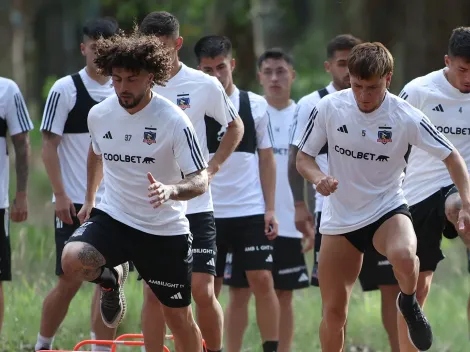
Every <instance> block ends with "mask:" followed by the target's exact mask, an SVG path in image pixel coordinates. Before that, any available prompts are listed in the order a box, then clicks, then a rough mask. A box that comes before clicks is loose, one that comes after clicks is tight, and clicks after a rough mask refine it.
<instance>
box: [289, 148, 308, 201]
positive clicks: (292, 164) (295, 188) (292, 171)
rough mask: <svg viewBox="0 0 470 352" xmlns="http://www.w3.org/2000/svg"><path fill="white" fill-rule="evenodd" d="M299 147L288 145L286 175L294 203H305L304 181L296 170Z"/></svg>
mask: <svg viewBox="0 0 470 352" xmlns="http://www.w3.org/2000/svg"><path fill="white" fill-rule="evenodd" d="M298 151H299V148H297V146H295V145H290V146H289V166H288V177H289V185H290V189H291V190H292V195H293V197H294V203H295V204H296V205H297V203H301V204H302V205H304V204H305V181H304V178H303V177H302V175H301V174H300V173H299V171H297V166H296V158H297V153H298Z"/></svg>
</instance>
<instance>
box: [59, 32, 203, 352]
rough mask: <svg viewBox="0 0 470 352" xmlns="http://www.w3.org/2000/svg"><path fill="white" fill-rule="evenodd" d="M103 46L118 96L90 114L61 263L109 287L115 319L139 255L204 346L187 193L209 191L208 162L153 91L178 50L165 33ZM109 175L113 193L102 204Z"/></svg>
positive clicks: (185, 345)
mask: <svg viewBox="0 0 470 352" xmlns="http://www.w3.org/2000/svg"><path fill="white" fill-rule="evenodd" d="M96 53H97V57H96V59H95V63H96V65H97V67H98V69H99V72H100V73H101V74H103V75H104V76H111V77H112V80H113V86H114V89H115V91H116V95H115V96H112V97H110V98H108V99H106V100H105V101H103V102H101V103H100V104H98V105H96V106H94V107H93V108H92V109H91V110H90V113H89V115H88V127H89V130H90V134H91V140H92V149H90V152H89V154H88V165H87V170H88V174H87V181H88V183H87V194H86V199H85V204H84V205H83V207H82V209H81V210H80V212H79V214H78V217H79V218H80V219H81V221H82V222H83V224H82V225H81V227H80V228H79V229H77V230H76V231H75V232H74V234H73V235H72V237H71V238H70V240H69V241H68V242H67V244H66V245H65V248H64V251H63V255H62V267H63V268H64V272H65V273H66V274H70V275H72V276H74V278H75V279H76V280H82V281H89V282H94V283H96V284H98V285H99V286H100V287H101V289H102V296H101V314H102V316H103V320H104V321H105V322H106V324H107V325H110V326H117V325H118V324H119V322H120V321H121V320H122V318H123V317H124V314H125V310H126V303H125V297H124V283H125V280H126V276H127V267H126V266H127V265H126V264H123V263H126V262H127V261H129V260H131V261H132V262H133V263H134V265H135V267H136V269H137V270H138V272H139V273H140V275H141V276H142V278H143V279H144V280H145V281H146V282H147V283H148V285H149V286H150V288H151V289H152V290H153V292H154V294H155V295H156V296H157V298H158V300H159V301H160V302H161V303H162V306H163V312H164V315H165V319H166V322H167V324H168V325H169V327H170V329H171V331H172V332H173V335H174V337H175V341H176V344H177V345H178V346H179V348H181V350H182V351H189V352H200V351H201V350H202V337H201V333H200V331H199V328H198V327H197V325H196V323H195V322H194V320H193V317H192V313H191V267H192V261H193V259H192V252H191V241H192V235H191V234H190V231H189V223H188V220H187V219H186V217H185V214H184V210H185V203H184V202H183V201H184V200H188V199H192V198H194V197H196V196H199V195H201V194H203V193H204V192H205V191H206V190H207V187H208V186H207V184H208V177H207V171H206V167H207V164H206V162H205V161H204V159H203V157H202V153H201V149H200V147H199V142H198V140H197V137H196V135H195V133H194V129H193V127H192V124H191V122H190V121H189V119H188V117H187V116H186V115H185V114H184V113H183V112H182V111H181V109H180V108H178V107H177V106H176V105H174V104H173V103H172V102H170V101H169V100H167V99H165V98H164V97H162V96H160V95H158V94H156V93H154V92H152V87H153V85H154V84H159V85H162V84H164V83H165V82H166V80H167V79H168V78H169V76H170V71H171V68H172V57H171V55H170V53H169V51H168V50H167V49H166V48H165V47H164V45H163V44H161V43H160V42H159V40H158V39H157V38H155V37H154V36H144V35H142V34H141V33H140V32H138V30H136V31H134V32H133V33H132V34H131V35H129V36H126V35H124V34H119V35H115V36H113V37H111V38H109V39H100V40H98V41H97V43H96ZM129 53H132V55H129ZM103 175H104V180H105V185H106V187H105V192H104V195H103V197H102V199H101V203H99V204H98V205H97V206H96V208H94V207H95V193H96V190H97V188H98V186H99V184H100V182H101V179H102V178H103ZM144 333H145V332H144Z"/></svg>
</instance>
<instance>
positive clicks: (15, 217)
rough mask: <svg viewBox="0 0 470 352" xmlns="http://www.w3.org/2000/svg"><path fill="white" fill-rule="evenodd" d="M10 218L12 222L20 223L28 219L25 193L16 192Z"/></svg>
mask: <svg viewBox="0 0 470 352" xmlns="http://www.w3.org/2000/svg"><path fill="white" fill-rule="evenodd" d="M10 218H11V220H12V221H14V222H22V221H25V220H26V219H27V218H28V197H27V195H26V193H25V192H17V193H16V197H15V199H13V205H12V206H11V215H10Z"/></svg>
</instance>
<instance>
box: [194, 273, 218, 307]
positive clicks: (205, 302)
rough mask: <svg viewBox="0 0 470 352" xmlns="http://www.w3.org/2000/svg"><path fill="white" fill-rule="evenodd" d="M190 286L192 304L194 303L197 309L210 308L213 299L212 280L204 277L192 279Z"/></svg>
mask: <svg viewBox="0 0 470 352" xmlns="http://www.w3.org/2000/svg"><path fill="white" fill-rule="evenodd" d="M191 285H192V294H193V298H194V302H196V304H197V305H198V306H199V307H209V306H212V303H213V301H214V299H215V295H214V285H213V283H212V280H210V279H206V278H204V277H202V278H201V277H197V278H195V277H193V280H192V284H191Z"/></svg>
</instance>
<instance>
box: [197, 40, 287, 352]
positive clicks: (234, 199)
mask: <svg viewBox="0 0 470 352" xmlns="http://www.w3.org/2000/svg"><path fill="white" fill-rule="evenodd" d="M194 51H195V54H196V57H197V59H198V64H199V66H198V68H199V69H200V70H202V71H203V72H205V73H207V74H209V75H211V76H215V77H217V78H218V79H219V81H220V82H221V83H222V86H223V87H224V88H225V92H226V93H227V95H228V96H229V97H230V100H231V101H232V103H233V105H234V106H235V108H236V109H237V110H238V112H239V115H240V116H241V118H242V119H243V123H244V126H245V133H244V135H243V138H242V140H241V142H240V144H239V146H238V147H237V149H236V150H235V152H234V153H233V154H232V155H231V156H230V157H229V159H228V160H227V162H226V163H225V164H224V167H223V168H222V169H221V171H220V172H219V173H218V174H217V175H216V176H215V177H214V179H213V180H212V192H213V195H214V213H215V222H216V228H217V251H218V254H217V279H216V292H217V294H219V293H220V290H221V287H222V281H223V276H224V268H225V261H226V256H227V253H228V252H229V251H231V252H232V258H233V261H234V262H235V263H236V262H238V263H239V264H240V266H241V270H242V271H243V272H244V273H245V274H246V279H247V280H248V283H249V287H250V289H251V291H250V289H247V288H239V287H237V286H238V285H237V283H236V282H229V283H228V284H229V286H230V299H229V303H228V306H227V309H226V324H225V325H226V328H225V334H226V343H227V351H228V352H232V351H239V350H240V348H241V344H242V338H243V331H241V332H240V331H237V329H239V328H240V326H239V325H238V323H237V322H236V320H237V313H238V309H245V311H246V305H247V302H248V300H249V297H250V294H251V292H253V294H254V295H255V299H256V311H257V322H258V327H259V329H260V333H261V339H262V341H263V351H265V352H266V351H269V352H272V351H277V346H278V341H279V337H278V336H279V331H278V330H279V302H278V300H277V297H276V293H275V290H274V283H273V277H272V273H271V269H272V264H273V256H272V254H273V243H272V240H273V239H274V238H275V237H276V235H277V232H278V224H277V220H276V218H275V216H274V206H275V204H274V202H275V191H276V162H275V157H274V153H273V148H272V130H271V126H270V123H269V115H268V113H267V108H268V105H267V102H266V100H265V99H264V98H263V97H261V96H259V95H256V94H254V93H252V92H247V91H242V90H239V89H238V88H237V87H236V86H235V85H234V84H233V78H232V71H233V69H234V68H235V59H234V58H233V57H232V43H231V42H230V40H229V39H228V38H227V37H222V36H215V35H210V36H206V37H203V38H201V39H200V40H199V41H198V42H197V43H196V45H195V47H194ZM224 134H226V130H225V127H224V126H223V125H221V124H219V123H216V122H213V121H211V122H210V123H208V124H207V140H208V146H209V152H210V153H211V154H213V153H215V152H216V150H217V148H218V146H219V143H220V142H219V141H220V139H221V137H223V136H224ZM242 327H243V325H242Z"/></svg>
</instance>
